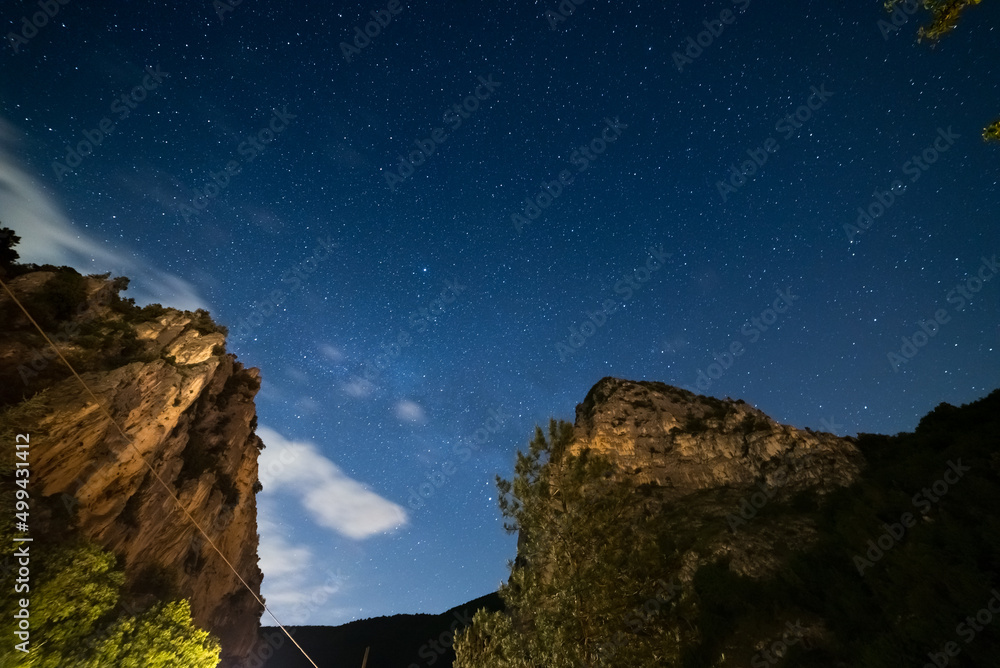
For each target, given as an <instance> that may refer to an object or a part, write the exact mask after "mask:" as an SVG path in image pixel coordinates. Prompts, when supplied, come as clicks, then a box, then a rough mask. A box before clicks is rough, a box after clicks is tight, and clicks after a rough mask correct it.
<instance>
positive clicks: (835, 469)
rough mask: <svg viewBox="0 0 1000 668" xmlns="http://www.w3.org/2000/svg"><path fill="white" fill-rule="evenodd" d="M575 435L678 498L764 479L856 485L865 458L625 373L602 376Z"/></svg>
mask: <svg viewBox="0 0 1000 668" xmlns="http://www.w3.org/2000/svg"><path fill="white" fill-rule="evenodd" d="M575 437H576V443H575V447H576V449H577V450H579V449H581V448H584V447H586V448H589V449H591V450H592V451H594V452H598V453H601V454H604V455H607V456H610V457H611V458H612V459H613V460H614V461H615V462H616V463H617V464H618V466H619V467H620V468H621V469H622V470H623V471H624V472H627V473H630V474H631V475H632V476H633V478H634V480H635V481H636V483H637V484H643V483H647V484H652V485H656V486H657V487H660V488H663V489H664V490H665V491H667V492H668V496H670V497H672V498H679V497H681V496H685V495H687V494H691V493H693V492H697V491H699V490H707V489H716V488H722V487H746V486H752V485H755V484H757V483H762V484H764V485H767V486H777V487H782V488H783V492H784V493H786V494H787V493H791V492H797V491H801V490H805V489H813V490H816V491H819V492H823V491H829V490H830V489H832V488H834V487H839V486H845V485H847V484H850V483H851V482H852V481H853V480H854V479H855V478H856V477H857V473H858V470H859V465H860V464H861V463H862V458H861V456H860V453H859V452H858V450H857V448H855V447H854V446H853V445H852V444H851V443H850V442H849V441H847V440H846V439H843V438H838V437H836V436H834V435H832V434H825V433H817V432H812V431H803V430H800V429H796V428H795V427H791V426H787V425H780V424H778V423H777V422H775V421H774V420H772V419H771V418H769V417H768V416H767V415H765V414H764V413H763V412H761V411H759V410H757V409H756V408H753V407H752V406H749V405H747V404H746V403H744V402H743V401H731V400H726V401H722V400H719V399H715V398H713V397H705V396H700V395H695V394H692V393H691V392H688V391H687V390H682V389H679V388H676V387H671V386H669V385H664V384H663V383H653V382H632V381H626V380H620V379H618V378H604V379H602V380H601V381H600V382H598V383H597V384H596V385H595V386H594V387H593V388H592V389H591V390H590V392H589V393H588V394H587V397H586V399H584V401H583V403H581V404H579V405H578V406H577V407H576V422H575ZM776 477H777V478H780V480H778V479H777V478H776Z"/></svg>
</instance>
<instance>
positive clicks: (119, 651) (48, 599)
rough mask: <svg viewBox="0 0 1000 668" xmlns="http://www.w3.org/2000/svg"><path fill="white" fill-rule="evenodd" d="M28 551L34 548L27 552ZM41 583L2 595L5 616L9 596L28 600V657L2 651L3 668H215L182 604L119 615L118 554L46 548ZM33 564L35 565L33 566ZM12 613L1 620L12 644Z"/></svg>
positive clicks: (213, 653) (211, 642) (215, 659)
mask: <svg viewBox="0 0 1000 668" xmlns="http://www.w3.org/2000/svg"><path fill="white" fill-rule="evenodd" d="M32 551H33V550H32ZM43 564H44V566H43V570H39V572H38V573H32V578H33V579H34V578H37V581H38V585H37V586H35V585H34V584H32V587H31V591H30V592H27V593H22V594H18V595H16V596H15V594H14V593H13V589H14V588H13V587H12V586H11V587H5V588H4V592H3V594H2V595H0V602H2V603H3V609H4V610H10V611H12V610H15V609H19V608H16V607H15V605H14V601H13V600H11V599H12V598H20V597H27V599H28V601H29V604H30V607H29V608H28V609H29V611H30V617H29V619H30V631H29V632H30V644H29V645H28V647H27V649H28V650H29V651H28V652H27V653H25V652H21V651H19V650H17V649H15V648H14V647H13V644H14V643H13V642H5V643H4V644H3V645H0V665H2V666H15V665H16V666H23V667H24V668H105V667H106V666H116V667H117V668H147V667H152V668H168V667H170V668H178V667H179V668H214V667H215V666H216V665H218V663H219V654H220V649H219V645H218V643H217V642H216V641H215V639H214V638H212V636H210V635H209V633H208V632H207V631H203V630H201V629H199V628H198V627H196V626H195V625H194V623H193V621H192V619H191V609H190V604H189V603H188V602H187V601H173V602H170V603H156V604H154V605H153V606H152V607H150V608H149V609H148V610H146V611H144V612H139V613H138V614H137V615H132V614H130V613H124V614H116V612H115V611H116V608H118V607H119V603H120V597H121V588H122V586H123V584H124V581H125V576H124V574H123V573H122V571H121V570H120V569H119V568H118V566H117V559H116V558H115V556H114V555H113V554H112V553H110V552H106V551H104V550H102V549H100V548H99V547H97V546H95V545H91V544H82V545H68V546H63V547H59V548H55V549H51V548H50V549H47V550H46V552H45V560H44V562H43ZM32 565H34V562H33V563H32ZM15 621H16V620H13V619H12V615H11V614H8V615H7V618H6V619H4V620H0V627H2V630H3V636H4V637H5V638H9V639H12V638H15V637H16V636H14V633H13V632H14V630H15V628H16V625H15V624H14V623H13V622H15Z"/></svg>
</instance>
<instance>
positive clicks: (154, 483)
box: [0, 268, 263, 665]
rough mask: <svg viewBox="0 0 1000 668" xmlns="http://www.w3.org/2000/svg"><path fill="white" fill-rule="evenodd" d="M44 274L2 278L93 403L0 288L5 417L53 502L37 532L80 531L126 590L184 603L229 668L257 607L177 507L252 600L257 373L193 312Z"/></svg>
mask: <svg viewBox="0 0 1000 668" xmlns="http://www.w3.org/2000/svg"><path fill="white" fill-rule="evenodd" d="M51 269H53V270H52V271H30V272H28V273H23V274H22V275H19V276H16V277H13V278H8V279H7V281H8V284H9V286H10V288H11V290H12V292H13V293H14V294H15V295H16V296H17V298H18V300H19V301H21V302H23V303H24V305H25V306H26V307H27V309H28V311H29V312H30V313H32V315H33V317H34V318H35V319H36V320H37V321H38V322H39V323H40V324H41V325H42V326H43V328H44V329H45V330H46V332H47V333H48V334H49V335H50V336H51V337H52V338H53V339H54V340H56V342H57V344H58V345H59V348H60V350H61V351H62V353H63V354H64V355H65V356H66V358H67V359H68V360H70V362H71V363H72V364H73V365H74V367H76V368H77V369H78V371H80V375H81V377H82V380H83V381H84V382H85V383H86V385H87V386H88V387H89V388H90V390H91V391H92V392H93V395H94V396H91V395H90V394H89V393H88V392H87V391H85V390H84V389H83V387H82V385H81V383H80V381H79V380H78V379H77V378H75V377H73V376H72V375H71V374H70V372H69V370H68V369H67V368H66V367H65V365H64V364H63V363H62V361H60V360H59V359H54V357H55V356H54V355H53V354H52V352H51V350H50V349H48V348H47V347H46V345H45V343H44V340H43V339H42V337H41V336H40V335H38V334H37V331H36V330H35V329H34V327H33V326H32V325H31V324H30V322H29V321H28V320H27V318H26V317H25V316H24V315H23V313H21V311H20V309H18V308H17V307H16V305H15V304H14V303H13V302H12V300H11V299H10V297H9V296H8V295H7V294H6V293H4V292H2V291H0V322H2V323H3V327H2V329H0V380H2V383H0V384H2V386H3V389H2V391H0V411H2V410H4V408H17V409H18V412H19V414H20V415H23V416H26V417H24V418H23V419H24V420H25V421H26V422H27V423H26V424H23V425H20V426H19V428H20V429H23V430H25V431H28V430H30V432H31V435H32V436H31V442H32V444H33V445H32V458H33V461H32V475H33V485H34V490H35V491H34V492H33V494H34V495H35V496H36V497H37V496H41V497H45V498H46V499H47V500H48V502H49V503H48V505H47V508H48V510H47V511H45V512H42V514H41V515H37V514H36V517H40V518H41V519H36V521H35V525H34V526H33V531H36V532H38V531H48V532H59V531H61V530H63V528H64V527H65V528H66V530H72V531H75V532H78V533H79V534H82V536H83V537H85V538H87V539H89V540H92V541H94V542H96V543H97V544H99V545H101V546H102V547H104V548H105V549H108V550H111V551H113V552H114V553H115V554H116V555H118V557H119V559H120V561H121V562H122V563H123V565H124V567H125V573H126V578H127V580H128V582H129V583H131V584H133V585H135V584H138V585H144V583H146V582H147V581H155V582H156V586H157V588H158V590H159V591H165V592H169V593H170V594H172V595H176V596H180V597H183V598H187V599H189V600H190V602H191V607H192V616H193V618H194V620H195V622H196V623H197V624H198V625H200V626H202V627H203V628H205V629H207V630H209V631H211V632H212V633H213V634H214V635H216V636H217V637H218V638H219V639H220V641H221V643H222V648H223V653H222V655H223V664H222V665H238V663H239V659H240V658H241V657H243V656H245V655H246V654H247V653H248V652H249V650H250V648H251V647H252V646H253V644H254V642H255V640H256V635H257V627H258V619H259V617H260V606H259V604H258V603H257V601H255V600H254V598H253V596H252V595H251V594H250V592H248V591H247V590H246V588H245V587H244V586H243V585H242V584H241V583H240V582H239V579H238V578H237V576H236V575H235V574H234V573H233V572H232V570H231V569H230V568H229V567H228V566H227V565H226V563H225V561H224V560H223V558H222V557H221V556H220V555H219V553H218V552H216V551H215V550H214V549H212V547H211V546H210V545H208V544H207V542H206V541H205V540H204V539H203V537H202V536H201V535H200V533H199V532H198V531H197V529H196V528H195V527H194V526H193V525H192V523H191V520H190V518H189V517H188V516H187V515H186V514H185V513H184V512H183V511H182V510H181V508H179V507H178V504H177V501H175V499H174V498H172V497H176V499H177V500H179V502H180V505H181V506H183V508H184V510H186V511H187V513H189V514H190V515H191V516H192V517H193V518H194V519H195V520H196V521H197V522H198V523H199V524H200V526H201V527H202V528H203V529H205V531H206V532H207V534H208V536H209V537H210V539H211V541H212V542H213V543H214V544H215V545H216V546H217V547H218V548H219V550H220V551H221V552H222V554H223V555H224V556H225V559H226V560H228V561H229V563H230V564H232V566H233V567H234V568H235V569H236V571H238V573H239V574H240V576H241V577H242V578H243V579H244V580H245V581H246V583H247V584H248V585H250V587H252V588H253V591H254V593H255V594H258V595H259V591H260V582H261V578H262V575H261V572H260V570H259V568H258V566H257V544H258V535H257V523H256V504H255V493H256V492H257V491H258V489H259V483H258V477H257V457H258V453H259V451H260V450H261V448H262V447H263V444H262V443H261V441H260V439H259V438H258V437H257V436H256V434H255V433H254V429H255V426H256V422H257V418H256V409H255V407H254V402H253V399H254V395H255V394H256V392H257V390H258V389H259V387H260V376H259V372H258V370H257V369H245V368H244V367H243V366H242V365H241V364H240V363H239V362H237V361H236V358H235V355H231V354H227V353H226V352H225V330H224V329H223V328H219V327H217V326H216V325H215V324H214V323H212V321H211V319H210V318H209V317H208V314H207V313H205V312H203V311H199V312H195V313H191V312H180V311H177V310H174V309H164V308H161V307H159V306H156V305H153V306H149V307H146V308H144V309H139V308H138V307H136V306H135V305H134V304H132V303H130V300H124V299H122V298H121V297H120V296H119V294H118V293H119V290H120V289H122V288H123V287H125V286H126V285H127V281H123V280H122V279H118V280H116V281H111V280H108V277H107V276H104V277H82V276H80V275H79V274H77V273H76V272H74V271H72V270H68V269H65V268H63V269H57V268H51ZM95 397H96V401H95V400H94V398H95ZM98 403H99V404H100V406H103V408H101V407H100V406H99V405H98ZM105 411H106V412H105ZM115 423H117V425H118V427H121V429H122V430H123V431H124V435H125V437H123V436H122V434H121V433H120V432H119V431H118V427H116V426H115ZM39 522H40V523H41V524H39Z"/></svg>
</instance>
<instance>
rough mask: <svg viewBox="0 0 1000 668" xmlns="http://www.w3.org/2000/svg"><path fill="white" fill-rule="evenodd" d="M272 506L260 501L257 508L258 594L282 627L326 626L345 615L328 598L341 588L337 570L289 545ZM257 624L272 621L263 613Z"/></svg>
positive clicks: (304, 547) (306, 549)
mask: <svg viewBox="0 0 1000 668" xmlns="http://www.w3.org/2000/svg"><path fill="white" fill-rule="evenodd" d="M273 505H274V504H272V503H270V502H268V501H267V500H266V499H262V500H261V501H260V503H259V504H258V508H257V527H258V530H259V532H260V546H259V547H258V549H257V553H258V555H259V558H260V570H261V571H262V572H263V573H264V582H263V584H262V585H261V592H262V593H263V594H264V598H265V599H266V600H267V606H268V608H269V609H270V610H271V612H272V613H273V614H274V615H275V616H276V617H277V618H278V621H279V622H280V623H282V624H307V623H310V622H311V623H313V624H317V623H320V622H324V623H330V619H331V617H332V618H333V619H334V620H336V619H339V618H340V617H342V616H344V615H347V614H349V611H348V610H346V609H343V608H337V607H336V605H335V601H330V597H331V596H333V595H334V594H336V593H338V592H339V591H340V590H341V589H342V587H343V586H344V580H345V578H344V577H343V576H342V575H341V574H340V571H339V569H338V570H337V571H336V572H334V571H332V570H331V569H330V567H329V565H328V564H327V565H322V564H320V562H319V561H318V560H317V559H316V555H315V553H314V552H313V550H312V549H310V548H309V547H308V546H307V545H303V544H298V543H295V542H293V541H292V540H291V539H290V538H289V537H288V536H287V535H286V532H285V530H284V529H283V528H282V526H281V525H280V524H279V523H278V521H277V520H276V515H277V514H276V512H275V509H274V507H273ZM261 622H262V623H263V624H264V625H266V626H270V625H272V624H274V620H273V619H272V618H271V616H270V615H268V614H267V613H264V615H263V616H262V618H261Z"/></svg>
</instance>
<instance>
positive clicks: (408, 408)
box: [396, 399, 427, 422]
mask: <svg viewBox="0 0 1000 668" xmlns="http://www.w3.org/2000/svg"><path fill="white" fill-rule="evenodd" d="M396 417H398V418H399V419H400V420H403V421H405V422H425V421H426V420H427V415H426V414H425V413H424V409H423V408H422V407H421V406H420V404H418V403H416V402H414V401H410V400H408V399H403V400H402V401H400V402H398V403H397V404H396Z"/></svg>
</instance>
